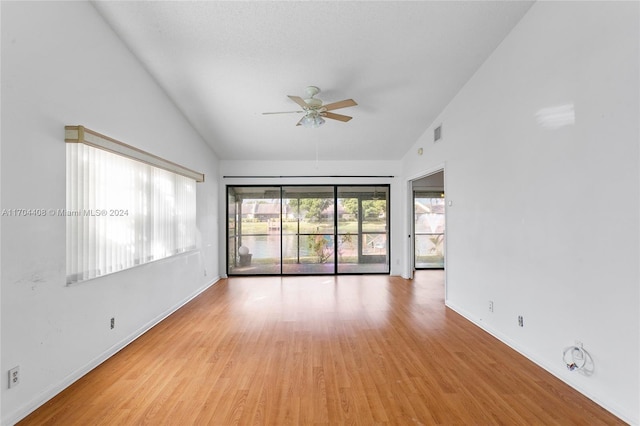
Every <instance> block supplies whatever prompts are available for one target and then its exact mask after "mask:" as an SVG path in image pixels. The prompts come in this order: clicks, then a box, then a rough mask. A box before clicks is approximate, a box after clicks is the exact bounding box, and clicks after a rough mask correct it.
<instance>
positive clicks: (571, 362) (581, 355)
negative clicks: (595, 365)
mask: <svg viewBox="0 0 640 426" xmlns="http://www.w3.org/2000/svg"><path fill="white" fill-rule="evenodd" d="M568 355H571V356H570V357H569V356H568ZM590 357H591V356H590V355H589V353H588V352H587V351H585V350H584V348H583V347H582V346H569V347H567V348H565V349H564V352H563V353H562V360H563V361H564V363H565V365H566V366H567V368H568V369H569V371H575V370H582V369H583V368H584V367H585V365H587V358H590Z"/></svg>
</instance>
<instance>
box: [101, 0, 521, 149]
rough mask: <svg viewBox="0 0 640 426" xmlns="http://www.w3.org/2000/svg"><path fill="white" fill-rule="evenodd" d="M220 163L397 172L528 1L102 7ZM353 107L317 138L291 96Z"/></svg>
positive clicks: (151, 3) (126, 4) (316, 131)
mask: <svg viewBox="0 0 640 426" xmlns="http://www.w3.org/2000/svg"><path fill="white" fill-rule="evenodd" d="M93 4H94V5H95V6H96V8H97V9H98V11H99V12H100V14H101V15H102V16H103V17H104V18H105V19H106V21H107V22H108V23H109V24H110V25H111V26H112V28H113V29H114V30H115V31H116V33H117V34H118V35H119V36H120V37H121V38H122V40H123V41H124V42H125V43H126V44H127V45H128V46H129V48H130V49H131V51H132V52H133V53H134V54H135V55H136V56H137V57H138V58H139V59H140V61H141V62H142V63H143V64H144V66H145V67H146V68H147V69H148V71H149V72H150V73H151V74H152V75H153V77H154V78H155V79H156V80H157V81H158V83H159V84H160V85H161V86H162V87H163V88H164V90H165V91H166V92H167V94H168V95H169V96H170V97H171V98H172V99H173V101H174V102H175V104H176V105H177V106H178V108H179V109H180V110H181V111H182V112H183V113H184V115H185V116H186V117H187V119H188V120H189V121H190V122H191V124H192V125H193V126H194V128H195V129H196V130H197V131H198V132H199V133H200V134H201V135H202V137H203V138H204V139H205V140H206V141H207V142H208V143H209V144H210V145H211V147H212V148H213V149H214V151H215V152H216V153H217V154H218V156H219V158H221V159H223V160H239V159H246V160H311V159H315V158H316V147H317V148H318V151H319V152H318V156H319V158H320V160H398V159H400V158H401V157H402V156H403V155H404V154H405V153H406V152H407V150H408V149H409V148H410V147H411V146H412V145H413V144H414V143H415V142H416V140H417V139H418V138H419V137H420V135H421V134H422V133H424V131H425V130H426V129H427V128H428V127H429V126H430V125H431V124H432V122H433V120H434V119H435V118H436V116H437V114H439V113H440V112H441V111H442V110H443V109H444V108H445V107H446V105H447V104H448V103H449V101H450V100H451V99H452V98H453V97H454V96H455V95H456V93H457V92H458V91H459V90H460V89H461V88H462V86H463V85H464V84H465V83H466V82H467V81H468V80H469V78H471V76H472V75H473V74H474V72H475V71H476V70H477V69H478V68H479V67H480V65H481V64H482V63H483V62H484V61H485V60H486V59H487V57H488V56H489V55H490V54H491V53H492V52H493V50H494V49H495V48H496V47H497V46H498V44H499V43H500V42H501V41H502V40H503V39H504V38H505V36H506V35H507V34H508V33H509V32H510V31H511V29H512V28H513V27H514V26H515V25H516V23H517V22H518V21H519V20H520V19H521V18H522V16H523V15H524V14H525V13H526V12H527V10H528V9H529V7H530V6H531V4H532V2H530V1H497V2H491V1H470V2H466V1H424V2H422V1H411V2H390V1H382V2H364V1H356V2H350V1H328V2H321V1H302V2H294V1H285V2H271V1H255V2H231V1H225V2H222V1H189V2H187V1H132V2H115V1H94V2H93ZM309 85H315V86H318V87H320V89H322V92H321V93H320V94H319V95H317V96H316V97H318V98H320V99H322V100H323V101H324V102H325V103H330V102H334V101H339V100H342V99H346V98H353V99H354V100H355V101H356V102H357V103H358V106H355V107H350V108H345V109H340V110H336V111H334V112H336V113H340V114H345V115H349V116H352V117H353V119H352V120H351V121H349V122H347V123H342V122H339V121H334V120H327V122H326V123H325V125H324V126H322V127H320V128H318V129H308V128H303V127H301V126H299V127H296V126H295V124H296V123H297V121H298V119H299V118H300V117H301V115H300V114H282V115H262V112H269V111H294V110H297V109H299V108H298V107H297V105H296V104H295V103H294V102H292V101H291V100H290V99H288V98H287V96H286V95H296V96H301V97H303V98H304V97H306V96H305V90H304V89H305V87H306V86H309Z"/></svg>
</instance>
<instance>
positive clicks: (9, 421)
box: [2, 276, 220, 425]
mask: <svg viewBox="0 0 640 426" xmlns="http://www.w3.org/2000/svg"><path fill="white" fill-rule="evenodd" d="M219 280H220V277H219V276H218V277H215V278H214V279H213V280H212V281H210V282H209V283H208V284H206V285H204V286H203V287H201V288H199V289H198V290H196V291H195V292H194V293H192V294H191V295H189V296H188V297H187V298H185V299H183V300H182V301H180V302H178V303H177V304H175V305H174V306H172V307H171V308H169V309H167V310H166V311H164V312H163V313H161V314H160V315H158V316H157V317H155V318H153V319H152V320H151V321H149V322H147V323H146V324H144V325H143V326H142V327H140V328H139V329H137V330H136V331H134V332H133V333H131V334H130V335H128V336H126V337H125V338H124V339H122V340H121V341H119V342H117V343H116V344H114V345H113V346H111V347H110V348H109V349H107V350H106V351H104V352H103V353H101V354H100V355H98V356H97V357H95V358H94V359H92V360H91V361H90V362H89V363H88V364H86V365H84V366H82V367H80V368H78V369H77V370H75V371H74V372H72V373H71V374H69V375H68V376H67V377H65V378H64V379H63V380H61V381H60V382H58V383H56V384H54V385H53V386H51V387H49V388H48V389H46V390H45V391H43V392H42V393H40V394H39V395H37V396H36V397H35V398H33V400H31V401H30V402H28V403H26V404H24V405H22V406H20V407H18V408H17V409H15V410H13V411H12V412H11V413H9V414H8V415H7V416H6V417H3V419H2V425H14V424H16V423H17V422H19V421H20V420H22V419H23V418H25V417H27V416H28V415H29V414H31V413H32V412H34V411H35V410H37V409H38V408H39V407H40V406H42V405H44V404H45V403H46V402H47V401H49V400H50V399H51V398H53V397H54V396H56V395H57V394H59V393H60V392H62V391H63V390H65V389H66V388H67V387H69V386H71V385H72V384H73V383H75V382H76V381H77V380H79V379H80V378H81V377H83V376H84V375H85V374H87V373H89V372H90V371H91V370H93V369H94V368H96V367H97V366H99V365H100V364H102V363H103V362H105V361H106V360H107V359H109V358H111V357H112V356H113V355H115V354H116V353H118V352H119V351H121V350H122V349H124V348H125V347H126V346H127V345H129V344H130V343H131V342H133V341H134V340H136V339H137V338H138V337H140V336H142V335H143V334H144V333H146V332H147V331H149V330H150V329H152V328H153V327H154V326H156V325H157V324H158V323H160V322H161V321H162V320H164V319H165V318H167V317H168V316H169V315H171V314H173V313H174V312H176V311H177V310H178V309H180V308H182V307H183V306H184V305H186V304H187V303H189V302H190V301H191V300H193V299H194V298H196V297H197V296H198V295H200V294H201V293H202V292H203V291H205V290H206V289H208V288H209V287H211V286H212V285H214V284H215V283H217V282H218V281H219ZM3 414H4V413H3Z"/></svg>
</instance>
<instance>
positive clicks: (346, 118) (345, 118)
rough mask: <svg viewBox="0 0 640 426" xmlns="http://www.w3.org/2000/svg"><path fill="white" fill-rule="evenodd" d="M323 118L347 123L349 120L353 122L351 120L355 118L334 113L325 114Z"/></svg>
mask: <svg viewBox="0 0 640 426" xmlns="http://www.w3.org/2000/svg"><path fill="white" fill-rule="evenodd" d="M322 116H323V117H327V118H332V119H334V120H338V121H344V122H347V121H349V120H351V118H353V117H349V116H348V115H342V114H336V113H333V112H325V113H323V114H322Z"/></svg>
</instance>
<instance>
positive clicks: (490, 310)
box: [489, 300, 493, 312]
mask: <svg viewBox="0 0 640 426" xmlns="http://www.w3.org/2000/svg"><path fill="white" fill-rule="evenodd" d="M489 312H493V300H489Z"/></svg>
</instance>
